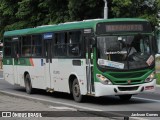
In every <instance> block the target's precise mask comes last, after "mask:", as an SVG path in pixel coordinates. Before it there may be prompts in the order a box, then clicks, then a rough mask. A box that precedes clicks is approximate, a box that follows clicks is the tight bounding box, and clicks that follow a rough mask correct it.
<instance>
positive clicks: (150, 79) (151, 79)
mask: <svg viewBox="0 0 160 120" xmlns="http://www.w3.org/2000/svg"><path fill="white" fill-rule="evenodd" d="M153 79H155V72H152V73H151V74H150V75H149V76H148V77H147V78H146V79H145V82H147V83H148V82H152V81H153Z"/></svg>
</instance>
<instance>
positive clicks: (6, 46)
mask: <svg viewBox="0 0 160 120" xmlns="http://www.w3.org/2000/svg"><path fill="white" fill-rule="evenodd" d="M4 41H5V42H4V56H5V57H11V38H4Z"/></svg>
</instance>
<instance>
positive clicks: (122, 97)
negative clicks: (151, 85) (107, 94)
mask: <svg viewBox="0 0 160 120" xmlns="http://www.w3.org/2000/svg"><path fill="white" fill-rule="evenodd" d="M131 97H132V95H119V98H120V99H121V100H122V101H129V100H130V99H131Z"/></svg>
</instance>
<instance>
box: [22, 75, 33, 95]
mask: <svg viewBox="0 0 160 120" xmlns="http://www.w3.org/2000/svg"><path fill="white" fill-rule="evenodd" d="M24 81H25V82H24V83H25V88H26V93H28V94H32V93H33V88H32V83H31V78H30V75H29V74H26V76H25V80H24Z"/></svg>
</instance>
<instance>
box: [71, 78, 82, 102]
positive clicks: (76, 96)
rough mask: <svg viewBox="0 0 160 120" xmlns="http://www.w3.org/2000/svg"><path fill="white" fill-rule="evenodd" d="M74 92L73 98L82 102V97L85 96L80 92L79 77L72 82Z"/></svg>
mask: <svg viewBox="0 0 160 120" xmlns="http://www.w3.org/2000/svg"><path fill="white" fill-rule="evenodd" d="M72 94H73V98H74V100H75V101H76V102H82V98H83V96H82V95H81V92H80V86H79V83H78V80H77V78H75V79H74V80H73V84H72Z"/></svg>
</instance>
